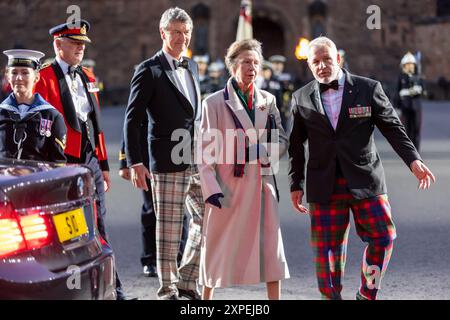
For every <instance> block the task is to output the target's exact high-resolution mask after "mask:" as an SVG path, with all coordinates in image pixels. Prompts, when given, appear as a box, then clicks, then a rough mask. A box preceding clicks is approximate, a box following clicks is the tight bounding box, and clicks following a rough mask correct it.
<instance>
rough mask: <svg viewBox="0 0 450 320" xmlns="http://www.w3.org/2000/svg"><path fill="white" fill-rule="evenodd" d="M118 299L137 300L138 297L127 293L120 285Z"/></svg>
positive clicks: (117, 292)
mask: <svg viewBox="0 0 450 320" xmlns="http://www.w3.org/2000/svg"><path fill="white" fill-rule="evenodd" d="M116 295H117V297H116V300H137V299H138V298H136V297H129V296H127V295H126V294H125V292H123V289H122V288H120V287H118V288H116Z"/></svg>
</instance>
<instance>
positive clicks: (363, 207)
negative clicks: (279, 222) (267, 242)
mask: <svg viewBox="0 0 450 320" xmlns="http://www.w3.org/2000/svg"><path fill="white" fill-rule="evenodd" d="M350 209H351V210H352V213H353V219H354V221H355V226H356V231H357V234H358V236H359V237H360V238H361V240H362V241H364V242H366V243H367V247H366V249H365V251H364V255H363V262H362V265H361V286H360V288H359V293H360V294H361V295H363V296H364V297H366V298H368V299H373V300H374V299H376V295H377V292H378V289H379V288H380V282H381V279H382V277H383V275H384V273H385V271H386V268H387V265H388V263H389V260H390V257H391V253H392V249H393V240H394V239H395V238H396V231H395V226H394V222H393V221H392V217H391V207H390V205H389V202H388V197H387V195H385V194H383V195H379V196H375V197H372V198H369V199H363V200H358V199H355V198H353V196H352V195H351V193H350V191H349V190H348V188H347V182H346V180H345V179H343V178H338V179H336V183H335V186H334V191H333V195H332V197H331V201H330V203H327V204H321V203H311V204H310V218H311V246H312V248H313V251H314V256H315V264H316V276H317V281H318V286H319V291H320V293H321V294H322V298H324V299H333V300H334V299H341V298H342V297H341V291H342V277H343V276H344V269H345V261H346V255H347V242H348V234H349V230H350ZM377 270H379V272H378V274H375V273H376V271H377Z"/></svg>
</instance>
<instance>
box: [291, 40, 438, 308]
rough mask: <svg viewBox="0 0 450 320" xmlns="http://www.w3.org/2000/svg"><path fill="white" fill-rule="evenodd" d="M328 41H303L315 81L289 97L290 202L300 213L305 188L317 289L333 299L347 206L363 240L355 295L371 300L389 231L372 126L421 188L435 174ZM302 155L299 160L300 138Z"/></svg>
mask: <svg viewBox="0 0 450 320" xmlns="http://www.w3.org/2000/svg"><path fill="white" fill-rule="evenodd" d="M339 62H340V57H339V54H338V52H337V50H336V45H335V44H334V43H333V42H332V41H331V40H330V39H328V38H326V37H319V38H317V39H315V40H313V41H312V42H311V43H310V46H309V53H308V65H309V68H310V69H311V71H312V73H313V75H314V78H315V79H316V80H314V81H312V82H310V83H309V84H307V85H306V86H304V87H303V88H301V89H299V90H297V91H296V92H295V93H294V94H293V96H292V112H293V128H292V132H291V135H290V146H289V161H290V169H289V179H290V188H291V200H292V204H293V206H294V208H295V209H296V210H297V211H299V212H300V213H308V210H307V209H306V207H304V206H303V205H302V198H303V194H304V190H305V167H306V193H307V202H309V203H310V210H309V215H310V218H311V246H312V248H313V251H314V254H315V262H316V275H317V280H318V286H319V291H320V292H321V294H322V297H323V298H325V299H341V298H342V297H341V291H342V283H341V280H342V279H341V278H342V275H343V273H344V266H345V258H346V252H347V240H348V233H349V228H350V222H349V221H350V217H349V209H351V210H352V212H353V217H354V220H355V225H356V230H357V233H358V235H359V237H360V238H361V239H362V240H363V241H364V242H366V243H367V247H366V250H365V252H364V257H363V262H362V268H361V286H360V288H359V290H358V291H357V293H356V298H357V299H371V300H372V299H376V295H377V292H378V288H379V285H380V281H381V278H382V276H383V274H384V272H385V270H386V267H387V265H388V263H389V259H390V256H391V253H392V248H393V240H394V239H395V237H396V232H395V226H394V223H393V221H392V217H391V212H390V205H389V202H388V198H387V195H386V192H387V191H386V183H385V177H384V171H383V167H382V164H381V160H380V156H379V154H378V152H377V149H376V147H375V142H374V136H373V131H374V128H375V126H376V127H377V128H378V129H379V130H380V131H381V133H382V134H383V135H384V137H385V138H386V139H387V140H388V141H389V143H390V144H391V145H392V147H393V148H394V150H395V151H396V152H397V154H398V155H399V156H400V157H401V158H402V160H403V161H404V162H405V164H406V165H407V166H408V167H409V168H410V170H411V171H412V173H413V174H414V175H415V176H416V178H417V179H418V180H419V188H420V189H425V188H428V187H429V186H430V184H431V181H434V180H435V178H434V176H433V174H432V173H431V171H430V170H429V169H428V168H427V167H426V166H425V165H424V164H423V162H422V159H421V157H420V155H419V153H418V152H417V150H416V148H415V147H414V145H413V144H412V142H411V141H410V139H409V138H408V136H407V135H406V132H405V129H404V127H403V125H402V124H401V122H400V121H399V119H398V117H397V114H396V113H395V111H394V108H393V107H392V105H391V103H390V102H389V100H388V98H387V97H386V95H385V93H384V91H383V89H382V87H381V84H380V83H379V82H378V81H374V80H371V79H367V78H363V77H359V76H355V75H352V74H350V73H349V72H348V71H346V70H344V69H341V68H340V67H339V65H338V64H339ZM306 142H308V151H309V159H308V162H307V163H306V159H305V151H306V147H305V144H306Z"/></svg>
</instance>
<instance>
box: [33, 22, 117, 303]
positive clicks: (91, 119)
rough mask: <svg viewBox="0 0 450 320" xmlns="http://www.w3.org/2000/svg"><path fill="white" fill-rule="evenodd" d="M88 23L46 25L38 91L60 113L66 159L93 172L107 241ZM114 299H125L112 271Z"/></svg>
mask: <svg viewBox="0 0 450 320" xmlns="http://www.w3.org/2000/svg"><path fill="white" fill-rule="evenodd" d="M89 29H90V25H89V23H88V22H87V21H86V20H78V21H75V22H73V23H71V24H69V23H64V24H60V25H58V26H56V27H53V28H51V29H50V35H51V36H52V37H53V48H54V50H55V54H56V58H55V61H54V62H53V63H51V64H49V65H47V66H44V67H43V68H42V69H41V79H40V81H39V82H38V83H37V84H36V92H38V93H39V94H40V95H41V96H42V97H43V98H44V99H45V100H47V101H48V102H49V103H50V104H51V105H53V106H54V107H55V108H56V109H58V111H59V112H61V113H62V114H63V116H64V120H65V123H66V126H67V143H66V148H65V150H64V153H65V154H66V157H67V161H68V162H69V163H82V164H86V165H88V166H89V167H90V168H91V169H92V171H93V173H94V176H95V183H96V193H97V208H98V212H99V214H98V221H97V223H98V229H99V232H100V234H101V235H102V237H103V238H104V239H105V240H106V241H108V235H107V233H106V230H105V223H104V217H105V214H106V206H105V192H107V191H108V189H109V186H110V178H109V166H108V159H107V155H106V146H105V139H104V135H103V131H102V127H101V124H100V108H99V100H98V96H97V93H98V91H99V89H98V86H97V83H96V80H95V75H94V74H93V73H92V72H91V71H89V70H88V69H87V68H84V67H81V66H80V64H81V61H82V60H83V56H84V50H85V47H86V43H90V42H91V40H90V39H89V37H88V36H87V32H88V31H89ZM116 280H117V284H116V291H117V299H118V300H121V299H126V296H125V295H124V294H123V291H122V289H121V284H120V281H119V278H118V277H117V274H116Z"/></svg>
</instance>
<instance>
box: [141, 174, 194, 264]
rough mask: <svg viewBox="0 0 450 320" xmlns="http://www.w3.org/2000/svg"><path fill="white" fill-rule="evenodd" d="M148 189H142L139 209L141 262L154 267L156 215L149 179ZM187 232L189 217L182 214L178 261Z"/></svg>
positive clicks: (179, 260)
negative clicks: (140, 207)
mask: <svg viewBox="0 0 450 320" xmlns="http://www.w3.org/2000/svg"><path fill="white" fill-rule="evenodd" d="M147 186H148V188H149V189H148V191H142V197H143V200H144V203H143V204H142V210H141V230H142V254H141V264H142V266H145V265H152V266H155V267H156V233H155V230H156V215H155V210H154V209H153V197H152V190H151V183H150V180H147ZM188 232H189V217H188V215H186V214H185V215H184V220H183V231H182V235H181V243H180V249H179V251H178V263H180V262H181V258H182V257H183V252H184V247H185V246H186V241H187V235H188Z"/></svg>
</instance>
